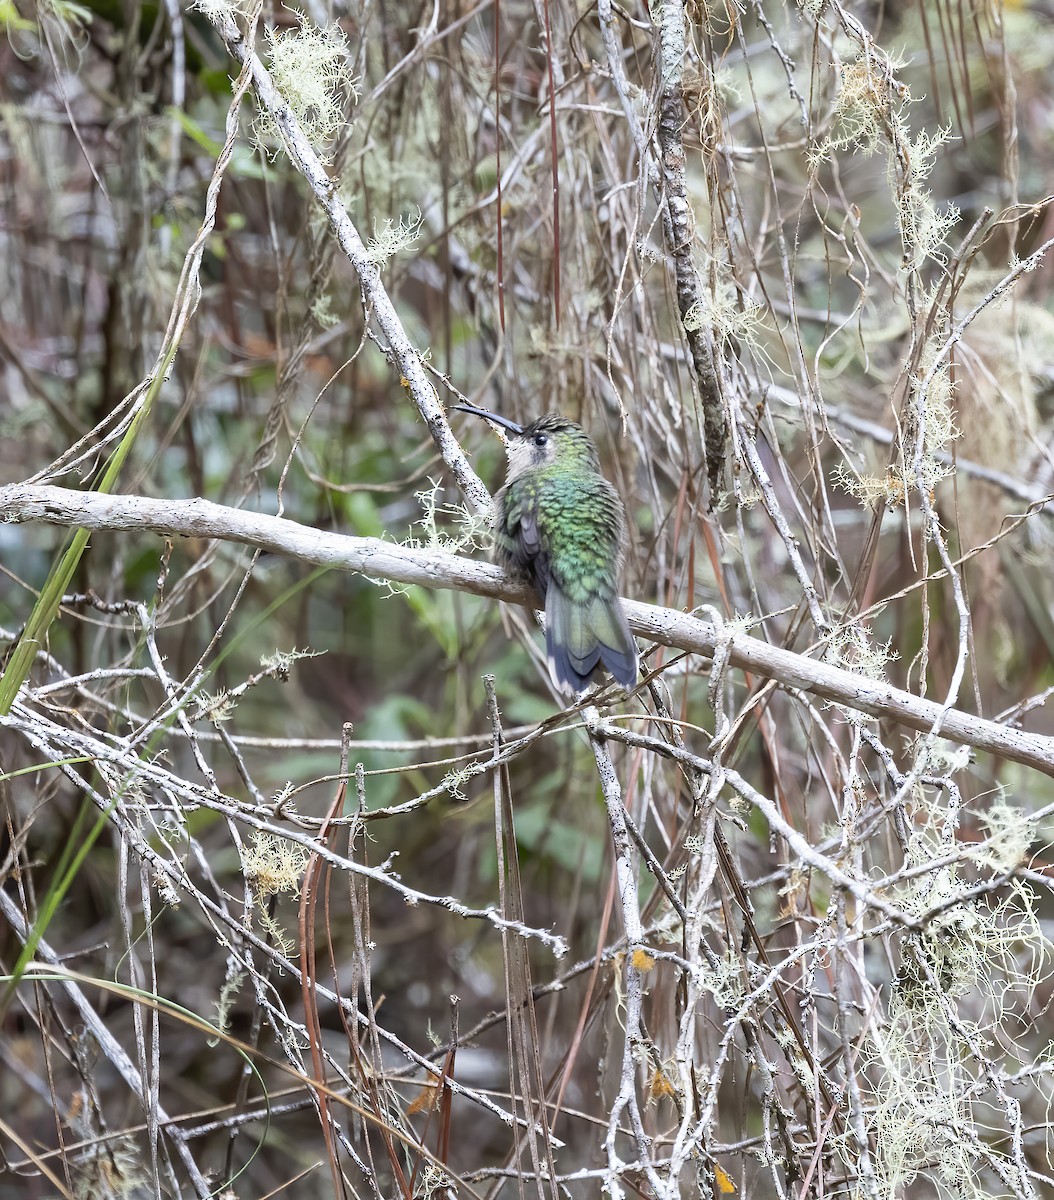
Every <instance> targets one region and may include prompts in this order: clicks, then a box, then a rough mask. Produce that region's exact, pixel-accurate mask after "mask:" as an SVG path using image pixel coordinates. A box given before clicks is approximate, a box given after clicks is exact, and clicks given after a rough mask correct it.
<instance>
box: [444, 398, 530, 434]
mask: <svg viewBox="0 0 1054 1200" xmlns="http://www.w3.org/2000/svg"><path fill="white" fill-rule="evenodd" d="M450 410H451V412H467V413H471V414H472V416H474V417H482V418H483V419H484V421H493V422H494V424H495V425H500V426H501V427H502V429H507V430H508V431H509V433H523V426H522V425H517V424H516V422H515V421H510V420H509V418H508V417H499V416H498V414H497V413H492V412H487V410H486V409H485V408H473V406H472V405H471V404H452V405H451V406H450Z"/></svg>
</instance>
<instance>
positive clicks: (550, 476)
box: [458, 405, 637, 692]
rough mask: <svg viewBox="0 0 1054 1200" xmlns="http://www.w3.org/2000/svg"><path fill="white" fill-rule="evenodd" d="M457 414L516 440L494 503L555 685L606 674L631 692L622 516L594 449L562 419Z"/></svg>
mask: <svg viewBox="0 0 1054 1200" xmlns="http://www.w3.org/2000/svg"><path fill="white" fill-rule="evenodd" d="M458 407H459V408H461V409H462V410H463V411H465V412H471V413H474V414H475V415H477V416H481V417H486V418H487V419H488V420H490V421H494V422H495V423H496V424H498V425H501V426H503V427H504V428H505V429H506V430H507V431H508V433H509V437H508V441H507V444H506V449H507V452H508V455H509V472H508V478H507V481H506V484H505V486H504V487H503V488H502V489H501V491H500V492H499V493H498V494H497V496H495V498H494V504H495V510H496V521H495V525H496V529H495V534H496V539H497V546H498V554H499V556H500V558H501V560H502V561H503V563H504V564H505V565H506V566H507V567H508V568H510V569H511V570H513V571H515V572H517V573H518V574H520V575H522V576H524V577H525V578H526V579H527V580H528V581H529V582H530V583H531V584H532V585H533V586H534V588H535V590H536V591H537V593H538V596H539V598H540V599H541V600H542V601H543V605H544V608H545V616H546V630H545V640H546V648H547V651H548V655H549V670H550V673H551V674H552V676H553V679H554V681H555V682H556V683H557V685H558V686H559V687H561V688H562V689H565V690H569V691H572V692H581V691H583V690H584V689H585V688H586V687H587V686H588V684H589V682H590V680H591V679H592V677H593V674H594V672H595V671H596V670H597V668H598V667H604V668H606V669H607V670H608V671H610V672H611V674H612V675H613V676H614V677H615V679H617V680H618V682H619V683H621V684H622V686H623V687H624V688H626V689H629V688H632V687H633V686H634V684H635V683H636V682H637V647H636V644H635V642H634V641H633V635H632V634H631V633H630V630H629V625H628V624H627V622H626V615H625V613H624V612H623V611H622V603H621V601H620V600H619V593H618V576H619V567H620V565H621V560H622V538H623V528H624V524H625V518H624V514H623V508H622V501H621V500H620V499H619V495H618V493H617V492H616V491H615V489H614V488H613V487H612V486H611V484H610V483H608V481H607V480H606V479H605V478H604V477H603V475H601V474H600V460H599V459H598V457H597V452H596V449H595V447H594V446H593V443H592V442H591V441H590V440H589V437H588V435H587V434H586V433H585V431H584V430H583V429H582V427H581V426H580V425H576V424H575V422H574V421H569V420H567V419H566V418H565V417H561V416H559V415H557V414H549V415H547V416H544V417H539V418H538V420H536V421H532V422H531V423H530V424H529V425H524V426H521V425H516V424H514V423H513V422H512V421H508V420H506V419H505V418H504V417H497V416H495V415H494V414H493V413H488V412H485V411H483V410H482V409H475V408H469V407H467V406H465V405H459V406H458Z"/></svg>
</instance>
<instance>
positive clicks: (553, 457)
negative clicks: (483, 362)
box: [454, 404, 600, 481]
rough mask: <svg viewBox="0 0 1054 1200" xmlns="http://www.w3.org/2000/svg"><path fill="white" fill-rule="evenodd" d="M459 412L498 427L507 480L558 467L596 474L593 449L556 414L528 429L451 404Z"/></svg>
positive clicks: (597, 466)
mask: <svg viewBox="0 0 1054 1200" xmlns="http://www.w3.org/2000/svg"><path fill="white" fill-rule="evenodd" d="M454 407H455V408H457V409H460V411H461V412H467V413H472V414H473V415H474V416H477V417H483V418H485V419H486V420H488V421H490V422H492V423H493V424H495V425H498V426H499V427H500V428H502V429H504V430H505V432H506V439H505V453H506V454H507V455H508V457H509V473H508V478H509V480H510V481H511V480H513V479H515V478H517V476H519V475H523V474H524V473H525V472H526V471H535V470H538V469H539V468H541V467H548V466H551V465H553V464H556V463H559V464H560V465H562V466H567V467H572V468H573V467H578V468H580V469H585V470H592V471H599V470H600V459H599V458H598V457H597V452H596V447H595V446H594V445H593V443H592V441H591V440H590V438H589V435H588V434H587V433H586V431H585V430H584V429H583V428H582V426H581V425H578V424H576V423H575V422H574V421H569V420H568V419H567V418H566V417H562V416H560V414H559V413H546V414H545V416H543V417H538V418H537V420H534V421H531V423H530V424H529V425H517V424H516V422H515V421H510V420H509V419H508V418H507V417H499V416H498V415H497V413H489V412H487V411H486V410H485V409H482V408H470V407H469V406H468V405H467V404H455V405H454Z"/></svg>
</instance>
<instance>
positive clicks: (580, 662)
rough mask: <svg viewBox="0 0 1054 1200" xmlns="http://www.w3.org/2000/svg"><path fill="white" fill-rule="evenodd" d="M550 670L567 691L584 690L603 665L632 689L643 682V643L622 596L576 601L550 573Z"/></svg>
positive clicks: (595, 595)
mask: <svg viewBox="0 0 1054 1200" xmlns="http://www.w3.org/2000/svg"><path fill="white" fill-rule="evenodd" d="M545 645H546V650H547V651H548V654H549V674H550V675H551V676H552V678H553V682H554V683H555V684H556V685H557V687H559V688H560V689H561V690H563V691H568V690H569V691H572V692H576V693H577V692H582V691H585V689H586V688H587V687H588V686H589V683H590V680H591V679H592V677H593V672H594V671H595V670H596V669H597V667H598V666H603V667H605V668H606V669H607V670H608V671H610V672H611V674H612V675H613V676H614V677H615V679H616V680H618V682H619V683H621V684H622V686H623V687H624V688H625V689H626V690H627V691H629V690H630V688H632V687H633V686H634V685H635V684H636V682H637V643H636V642H635V641H634V640H633V634H632V633H630V630H629V625H628V624H627V622H626V614H625V613H624V612H623V611H622V603H621V601H620V600H619V598H618V595H617V594H616V593H614V592H612V593H611V594H610V595H607V596H605V595H602V594H600V593H598V592H594V593H593V594H592V595H590V596H588V597H586V598H585V599H583V600H574V599H572V598H571V597H570V596H568V594H567V593H566V592H565V591H564V590H563V589H562V588H561V587H560V585H559V584H558V583H557V582H556V580H555V579H554V578H552V577H551V576H550V578H549V586H548V587H547V588H546V590H545Z"/></svg>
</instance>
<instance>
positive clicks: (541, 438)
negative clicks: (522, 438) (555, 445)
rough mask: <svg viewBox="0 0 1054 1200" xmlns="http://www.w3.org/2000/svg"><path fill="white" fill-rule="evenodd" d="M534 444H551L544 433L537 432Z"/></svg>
mask: <svg viewBox="0 0 1054 1200" xmlns="http://www.w3.org/2000/svg"><path fill="white" fill-rule="evenodd" d="M534 444H535V445H536V446H546V445H548V444H549V439H548V438H547V437H546V436H545V434H544V433H536V434H535V435H534Z"/></svg>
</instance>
